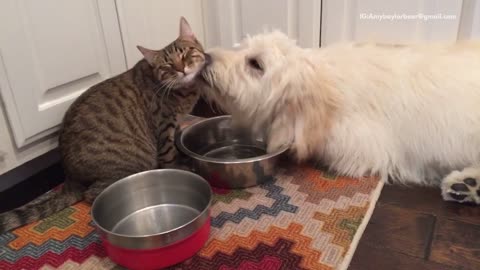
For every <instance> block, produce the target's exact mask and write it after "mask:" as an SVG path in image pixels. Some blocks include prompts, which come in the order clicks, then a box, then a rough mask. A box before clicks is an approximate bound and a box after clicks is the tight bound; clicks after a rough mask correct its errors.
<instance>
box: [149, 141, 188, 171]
mask: <svg viewBox="0 0 480 270" xmlns="http://www.w3.org/2000/svg"><path fill="white" fill-rule="evenodd" d="M159 149H160V150H159V151H158V155H157V161H158V165H159V167H160V168H165V169H180V170H190V166H189V164H188V163H189V162H188V160H189V159H188V157H187V156H185V155H184V154H183V153H180V152H179V151H178V149H177V147H176V146H175V144H174V143H173V140H169V141H168V142H167V143H165V144H163V145H161V146H159Z"/></svg>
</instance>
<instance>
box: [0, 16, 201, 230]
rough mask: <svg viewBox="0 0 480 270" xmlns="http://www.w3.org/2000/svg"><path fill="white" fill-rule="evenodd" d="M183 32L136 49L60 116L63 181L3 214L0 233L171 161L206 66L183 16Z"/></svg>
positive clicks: (170, 163)
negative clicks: (135, 56) (126, 65)
mask: <svg viewBox="0 0 480 270" xmlns="http://www.w3.org/2000/svg"><path fill="white" fill-rule="evenodd" d="M180 25H181V27H180V29H181V30H180V36H179V38H178V39H177V40H175V41H174V42H173V43H171V44H170V45H168V46H167V47H165V48H164V49H163V50H160V51H152V50H148V49H145V48H142V47H139V49H140V51H141V52H142V53H143V55H144V59H143V60H141V61H140V62H138V63H137V64H136V65H135V66H134V67H133V68H132V69H130V70H128V71H126V72H125V73H123V74H120V75H118V76H116V77H113V78H111V79H108V80H106V81H103V82H101V83H99V84H97V85H95V86H93V87H91V88H90V89H89V90H87V91H86V92H85V93H83V94H82V95H81V96H80V97H79V98H78V99H77V100H76V101H75V102H74V103H73V104H72V105H71V106H70V108H69V110H68V111H67V113H66V114H65V117H64V120H63V124H62V129H61V131H60V136H59V144H60V150H61V153H62V164H63V167H64V170H65V175H66V181H65V183H64V186H63V188H62V190H61V191H60V192H58V193H53V192H50V193H47V194H45V195H43V196H41V197H39V198H37V199H36V200H34V201H32V202H30V203H28V204H27V205H25V206H22V207H20V208H17V209H15V210H12V211H10V212H6V213H3V214H0V232H5V231H7V230H11V229H13V228H16V227H19V226H21V225H24V224H27V223H31V222H33V221H36V220H39V219H41V218H44V217H47V216H49V215H51V214H53V213H55V212H58V211H60V210H62V209H64V208H66V207H68V206H70V205H72V204H74V203H75V202H77V201H79V200H81V199H85V200H87V201H89V202H92V201H93V199H94V198H95V197H96V196H97V195H98V194H99V193H100V192H101V191H102V190H103V189H104V188H105V187H107V186H108V185H110V184H111V183H113V182H115V181H117V180H119V179H121V178H124V177H126V176H128V175H131V174H134V173H137V172H141V171H145V170H150V169H155V168H159V167H172V166H173V164H175V158H176V148H175V146H174V133H175V130H176V128H177V117H178V116H180V115H183V114H187V113H189V112H190V111H191V110H192V108H193V106H194V105H195V103H196V102H197V100H198V97H199V93H198V91H197V89H196V88H194V87H193V85H192V82H193V77H195V75H196V73H197V72H198V71H199V70H200V69H201V68H202V67H203V65H204V62H205V57H204V54H203V48H202V46H201V44H200V43H199V42H198V41H197V40H196V38H195V37H194V35H193V33H192V31H191V29H190V27H189V26H188V23H187V22H186V21H185V19H183V18H182V19H181V23H180Z"/></svg>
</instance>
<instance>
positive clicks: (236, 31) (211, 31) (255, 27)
mask: <svg viewBox="0 0 480 270" xmlns="http://www.w3.org/2000/svg"><path fill="white" fill-rule="evenodd" d="M203 10H204V17H205V39H206V43H207V44H208V46H209V47H214V46H223V47H231V46H234V45H235V44H237V43H238V42H240V41H241V40H242V39H243V38H244V37H245V36H246V35H254V34H258V33H262V32H264V31H265V30H272V29H278V30H281V31H282V32H284V33H287V34H288V35H289V36H290V37H291V38H293V39H296V40H297V42H298V44H299V45H300V46H303V47H318V46H319V38H320V14H321V0H305V1H294V0H265V1H255V0H215V1H209V0H205V1H204V2H203Z"/></svg>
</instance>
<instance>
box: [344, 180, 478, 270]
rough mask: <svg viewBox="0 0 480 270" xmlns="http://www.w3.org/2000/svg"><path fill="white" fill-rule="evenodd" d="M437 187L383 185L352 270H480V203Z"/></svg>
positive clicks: (351, 265) (354, 257)
mask: <svg viewBox="0 0 480 270" xmlns="http://www.w3.org/2000/svg"><path fill="white" fill-rule="evenodd" d="M439 193H440V192H439V190H438V189H433V188H404V187H399V186H385V187H384V189H383V191H382V194H381V196H380V199H379V201H378V204H377V206H376V208H375V211H374V213H373V215H372V218H371V219H370V223H369V224H368V226H367V229H366V230H365V233H364V235H363V237H362V239H361V240H360V243H359V246H358V248H357V251H356V252H355V254H354V256H353V260H352V262H351V264H350V268H349V269H350V270H369V269H372V270H373V269H375V270H377V269H388V270H395V269H409V270H411V269H426V270H442V269H465V270H467V269H472V270H479V269H480V207H475V206H467V205H459V204H455V203H447V202H444V201H442V199H441V197H440V194H439Z"/></svg>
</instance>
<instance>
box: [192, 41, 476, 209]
mask: <svg viewBox="0 0 480 270" xmlns="http://www.w3.org/2000/svg"><path fill="white" fill-rule="evenodd" d="M209 55H210V56H211V64H210V65H208V66H207V67H206V68H205V69H204V71H203V72H202V75H203V78H204V79H205V80H206V81H207V82H208V84H209V85H210V86H211V89H208V90H207V92H208V93H207V94H208V95H209V96H210V97H211V98H213V99H214V100H215V101H216V102H218V103H219V104H220V105H222V106H223V108H224V109H225V110H226V111H227V112H229V113H231V114H232V116H233V118H234V119H236V120H241V121H242V122H243V123H244V124H247V125H249V127H251V128H252V129H253V131H255V132H260V131H262V132H263V131H266V132H267V134H268V135H269V140H268V148H269V150H272V149H274V148H276V147H278V146H279V145H281V144H283V143H285V142H286V140H288V138H291V137H293V144H292V146H291V152H292V154H293V155H294V156H295V157H296V158H297V160H298V161H303V160H305V159H310V158H318V159H321V160H322V161H324V163H325V164H327V165H328V166H330V168H331V169H332V170H334V171H336V172H337V173H339V174H344V175H348V176H354V177H360V176H364V175H367V174H379V175H381V176H382V177H383V179H385V180H387V179H388V180H390V181H394V182H401V183H416V184H424V185H437V186H438V185H440V186H441V188H442V195H443V197H444V199H445V200H453V201H458V202H473V203H476V204H480V43H479V42H462V43H456V44H416V45H408V46H384V45H378V44H339V45H332V46H329V47H326V48H321V49H302V48H300V47H298V46H296V45H295V42H294V41H293V40H290V39H288V38H287V37H286V35H284V34H282V33H280V32H273V33H269V34H263V35H257V36H254V37H249V38H247V39H246V40H244V41H243V43H242V45H241V46H240V47H239V48H237V49H235V50H222V49H213V50H211V51H210V52H209ZM442 178H443V179H442Z"/></svg>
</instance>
